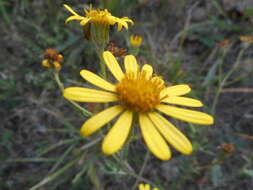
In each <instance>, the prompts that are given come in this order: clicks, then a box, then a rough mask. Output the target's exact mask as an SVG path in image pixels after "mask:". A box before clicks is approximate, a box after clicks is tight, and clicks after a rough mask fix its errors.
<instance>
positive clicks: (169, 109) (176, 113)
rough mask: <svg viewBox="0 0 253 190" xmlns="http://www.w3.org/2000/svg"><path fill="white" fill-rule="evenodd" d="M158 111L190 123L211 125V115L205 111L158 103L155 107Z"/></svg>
mask: <svg viewBox="0 0 253 190" xmlns="http://www.w3.org/2000/svg"><path fill="white" fill-rule="evenodd" d="M156 108H157V109H158V110H159V111H161V112H163V113H165V114H167V115H168V116H171V117H174V118H176V119H180V120H183V121H187V122H190V123H196V124H201V125H212V124H213V122H214V121H213V117H212V116H211V115H208V114H206V113H202V112H199V111H193V110H187V109H184V108H177V107H174V106H169V105H162V104H160V105H158V106H157V107H156Z"/></svg>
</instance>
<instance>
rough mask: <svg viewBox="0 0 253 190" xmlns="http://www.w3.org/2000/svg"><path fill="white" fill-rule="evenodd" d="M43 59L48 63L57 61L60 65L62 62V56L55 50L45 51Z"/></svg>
mask: <svg viewBox="0 0 253 190" xmlns="http://www.w3.org/2000/svg"><path fill="white" fill-rule="evenodd" d="M44 58H45V59H48V60H49V61H57V62H59V63H61V62H62V61H63V56H62V55H61V54H60V53H59V52H58V51H57V50H55V49H52V48H48V49H46V51H45V54H44Z"/></svg>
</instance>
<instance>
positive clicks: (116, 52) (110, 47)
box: [106, 42, 127, 57]
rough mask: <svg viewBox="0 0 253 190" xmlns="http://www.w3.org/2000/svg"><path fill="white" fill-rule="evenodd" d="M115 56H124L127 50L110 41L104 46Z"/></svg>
mask: <svg viewBox="0 0 253 190" xmlns="http://www.w3.org/2000/svg"><path fill="white" fill-rule="evenodd" d="M106 49H107V50H108V51H110V52H111V53H112V54H113V55H114V56H115V57H124V56H125V55H126V53H127V50H126V49H124V48H119V47H118V46H117V45H116V44H115V43H113V42H110V43H109V44H108V46H107V47H106Z"/></svg>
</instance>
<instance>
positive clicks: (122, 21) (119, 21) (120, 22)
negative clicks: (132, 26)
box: [117, 19, 128, 31]
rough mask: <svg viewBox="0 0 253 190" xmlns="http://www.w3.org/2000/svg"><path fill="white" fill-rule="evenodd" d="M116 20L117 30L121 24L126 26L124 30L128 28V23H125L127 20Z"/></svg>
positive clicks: (119, 29)
mask: <svg viewBox="0 0 253 190" xmlns="http://www.w3.org/2000/svg"><path fill="white" fill-rule="evenodd" d="M117 22H118V31H121V29H122V26H124V27H125V28H126V30H128V24H127V22H125V21H124V20H122V19H118V20H117Z"/></svg>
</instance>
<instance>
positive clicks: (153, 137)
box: [139, 113, 171, 160]
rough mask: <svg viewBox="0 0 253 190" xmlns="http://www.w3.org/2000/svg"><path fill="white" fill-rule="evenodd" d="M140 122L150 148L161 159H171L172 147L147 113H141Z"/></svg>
mask: <svg viewBox="0 0 253 190" xmlns="http://www.w3.org/2000/svg"><path fill="white" fill-rule="evenodd" d="M139 122H140V127H141V132H142V135H143V137H144V140H145V142H146V144H147V146H148V148H149V150H150V151H151V152H152V153H153V154H154V155H155V156H156V157H158V158H159V159H161V160H169V159H170V157H171V152H170V149H169V147H168V145H167V143H166V142H165V140H164V139H163V138H162V136H161V135H160V134H159V132H158V131H157V129H156V128H155V127H154V125H153V124H152V122H151V121H150V119H149V118H148V117H147V116H146V115H145V114H142V113H140V114H139Z"/></svg>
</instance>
